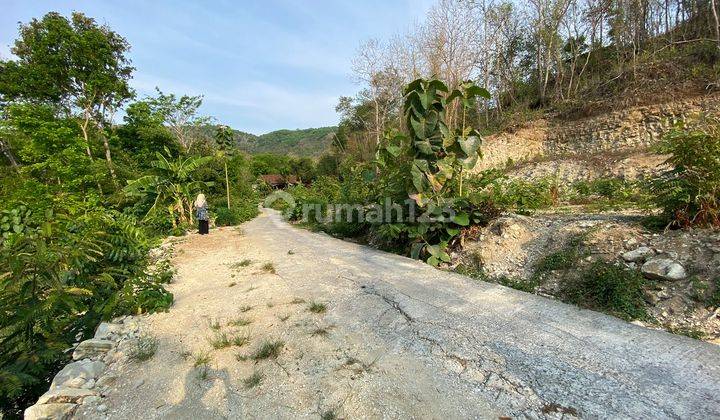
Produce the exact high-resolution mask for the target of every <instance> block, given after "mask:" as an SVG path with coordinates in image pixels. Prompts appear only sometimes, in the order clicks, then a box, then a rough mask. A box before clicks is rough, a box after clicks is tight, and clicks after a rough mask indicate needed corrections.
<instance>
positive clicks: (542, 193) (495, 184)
mask: <svg viewBox="0 0 720 420" xmlns="http://www.w3.org/2000/svg"><path fill="white" fill-rule="evenodd" d="M468 190H469V191H471V192H470V196H469V198H470V200H471V201H473V202H475V203H481V202H486V203H490V204H491V205H492V207H493V208H495V209H512V210H514V211H517V212H519V213H529V212H532V211H535V210H540V209H545V208H548V207H551V206H553V205H555V204H557V202H558V198H559V187H558V185H557V182H556V180H554V179H553V178H543V179H539V180H534V181H525V180H522V179H510V178H508V177H507V175H504V174H503V173H502V172H500V171H498V170H496V169H491V170H487V171H484V172H482V173H480V175H479V176H478V177H476V178H474V179H470V180H468Z"/></svg>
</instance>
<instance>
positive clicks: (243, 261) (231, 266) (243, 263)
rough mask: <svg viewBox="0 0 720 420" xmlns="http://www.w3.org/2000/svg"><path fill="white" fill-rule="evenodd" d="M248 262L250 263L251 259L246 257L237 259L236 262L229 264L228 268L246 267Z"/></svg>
mask: <svg viewBox="0 0 720 420" xmlns="http://www.w3.org/2000/svg"><path fill="white" fill-rule="evenodd" d="M250 264H252V260H250V259H247V258H246V259H244V260H242V261H238V262H236V263H233V264H231V265H230V268H232V269H233V270H238V269H240V268H243V267H247V266H249V265H250Z"/></svg>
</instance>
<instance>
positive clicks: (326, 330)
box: [310, 327, 332, 337]
mask: <svg viewBox="0 0 720 420" xmlns="http://www.w3.org/2000/svg"><path fill="white" fill-rule="evenodd" d="M331 328H332V327H318V328H316V329H314V330H313V331H312V332H311V333H310V335H311V336H313V337H327V336H329V335H330V329H331Z"/></svg>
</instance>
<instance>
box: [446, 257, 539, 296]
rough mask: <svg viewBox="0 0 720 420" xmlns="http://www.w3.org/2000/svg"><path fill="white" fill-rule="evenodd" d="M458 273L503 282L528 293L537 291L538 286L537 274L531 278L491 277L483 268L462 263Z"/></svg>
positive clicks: (487, 280) (507, 285) (478, 278)
mask: <svg viewBox="0 0 720 420" xmlns="http://www.w3.org/2000/svg"><path fill="white" fill-rule="evenodd" d="M455 272H456V273H459V274H462V275H463V276H468V277H472V278H474V279H476V280H481V281H485V282H488V283H497V284H502V285H503V286H506V287H510V288H513V289H516V290H521V291H523V292H527V293H533V292H535V288H536V287H537V286H538V281H537V278H536V276H533V277H532V278H531V279H529V280H523V279H521V278H517V277H508V276H500V277H490V276H488V275H487V274H486V273H485V272H484V271H483V270H482V269H481V268H474V267H471V266H468V265H465V264H460V265H459V266H458V267H457V268H456V269H455Z"/></svg>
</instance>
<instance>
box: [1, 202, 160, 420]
mask: <svg viewBox="0 0 720 420" xmlns="http://www.w3.org/2000/svg"><path fill="white" fill-rule="evenodd" d="M42 199H43V200H46V199H47V198H46V197H43V198H42ZM48 201H49V200H48ZM46 202H47V201H46ZM27 207H28V208H42V204H39V205H35V204H34V203H29V204H28V206H27ZM54 207H55V211H49V210H48V212H47V213H46V214H45V215H44V217H29V218H26V219H24V220H23V225H24V228H23V229H22V230H21V231H20V232H13V233H11V234H9V235H7V236H6V237H5V239H4V240H3V242H2V243H1V244H0V273H2V274H0V312H1V313H2V314H3V316H2V317H0V378H2V380H1V381H0V405H2V407H3V409H8V410H17V409H20V408H22V407H23V406H27V405H29V404H31V403H32V400H33V398H37V395H38V394H39V393H42V392H44V391H46V390H47V383H48V382H47V381H48V380H49V379H50V378H51V377H52V375H53V374H54V372H55V371H56V369H57V368H58V366H59V365H61V364H63V363H65V362H66V360H67V357H68V356H67V355H66V354H65V353H64V350H65V349H67V348H68V347H71V346H72V344H73V343H74V342H76V341H77V339H78V337H87V336H90V335H91V334H92V333H93V331H94V329H95V327H96V325H97V324H98V322H99V321H100V320H101V319H103V318H109V317H111V316H113V315H120V314H127V313H137V312H152V311H156V310H164V309H166V308H167V307H169V305H170V304H171V303H172V295H171V294H169V293H168V292H167V291H165V289H164V288H163V287H162V285H161V284H160V281H166V279H167V276H166V275H165V274H164V271H163V270H161V271H160V273H159V274H158V277H155V276H154V275H147V274H145V268H146V265H147V259H146V255H147V251H148V248H149V244H150V240H149V239H148V238H147V236H146V235H145V233H144V231H142V230H141V229H139V228H137V227H136V225H137V223H138V222H137V220H136V219H134V218H132V217H130V216H126V215H123V214H120V213H118V212H117V211H113V210H107V209H104V208H102V207H98V206H97V205H95V204H94V203H88V202H85V201H80V200H78V201H75V200H74V199H73V198H72V196H65V197H64V199H63V201H62V202H61V204H58V205H55V206H54ZM35 213H37V212H35Z"/></svg>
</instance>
